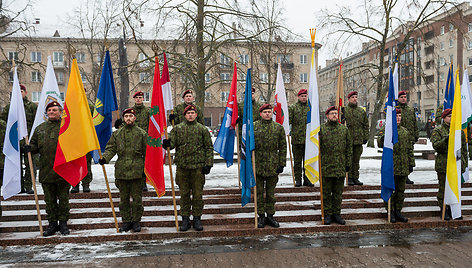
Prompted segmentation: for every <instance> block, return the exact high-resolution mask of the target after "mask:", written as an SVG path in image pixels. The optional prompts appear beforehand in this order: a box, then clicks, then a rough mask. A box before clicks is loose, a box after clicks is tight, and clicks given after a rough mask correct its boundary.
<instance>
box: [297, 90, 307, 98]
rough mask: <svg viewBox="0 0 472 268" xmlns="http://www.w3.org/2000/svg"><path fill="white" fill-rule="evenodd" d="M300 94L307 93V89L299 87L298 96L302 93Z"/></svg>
mask: <svg viewBox="0 0 472 268" xmlns="http://www.w3.org/2000/svg"><path fill="white" fill-rule="evenodd" d="M302 94H308V90H306V89H300V91H298V96H300V95H302Z"/></svg>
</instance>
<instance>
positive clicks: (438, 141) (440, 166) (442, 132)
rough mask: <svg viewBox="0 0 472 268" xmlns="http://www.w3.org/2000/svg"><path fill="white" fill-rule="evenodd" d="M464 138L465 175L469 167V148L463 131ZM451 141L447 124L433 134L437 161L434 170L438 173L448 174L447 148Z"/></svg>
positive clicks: (463, 160) (463, 158) (463, 162)
mask: <svg viewBox="0 0 472 268" xmlns="http://www.w3.org/2000/svg"><path fill="white" fill-rule="evenodd" d="M461 133H462V134H461V138H462V144H461V145H462V149H461V172H462V173H464V172H465V169H466V167H467V161H468V160H467V147H466V141H465V134H464V131H461ZM448 140H449V126H448V125H446V124H444V123H443V124H441V125H440V126H439V127H436V128H435V129H434V130H433V133H431V143H433V148H434V150H436V160H435V165H434V169H435V170H436V172H437V173H446V166H447V147H448V144H447V143H448Z"/></svg>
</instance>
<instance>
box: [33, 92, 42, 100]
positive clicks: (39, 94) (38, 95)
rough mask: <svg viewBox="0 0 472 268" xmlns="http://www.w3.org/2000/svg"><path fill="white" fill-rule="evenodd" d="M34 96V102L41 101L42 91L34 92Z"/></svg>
mask: <svg viewBox="0 0 472 268" xmlns="http://www.w3.org/2000/svg"><path fill="white" fill-rule="evenodd" d="M32 97H33V99H32V101H33V102H39V98H40V97H41V92H38V91H35V92H33V95H32Z"/></svg>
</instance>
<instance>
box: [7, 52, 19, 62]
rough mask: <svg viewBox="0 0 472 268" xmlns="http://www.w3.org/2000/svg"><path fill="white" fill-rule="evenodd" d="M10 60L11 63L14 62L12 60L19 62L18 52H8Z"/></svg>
mask: <svg viewBox="0 0 472 268" xmlns="http://www.w3.org/2000/svg"><path fill="white" fill-rule="evenodd" d="M8 60H9V61H12V60H15V61H18V52H16V51H10V52H8Z"/></svg>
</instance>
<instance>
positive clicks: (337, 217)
mask: <svg viewBox="0 0 472 268" xmlns="http://www.w3.org/2000/svg"><path fill="white" fill-rule="evenodd" d="M333 221H334V222H335V223H338V224H341V225H344V224H346V221H345V220H344V219H343V218H341V215H339V214H334V215H333Z"/></svg>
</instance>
